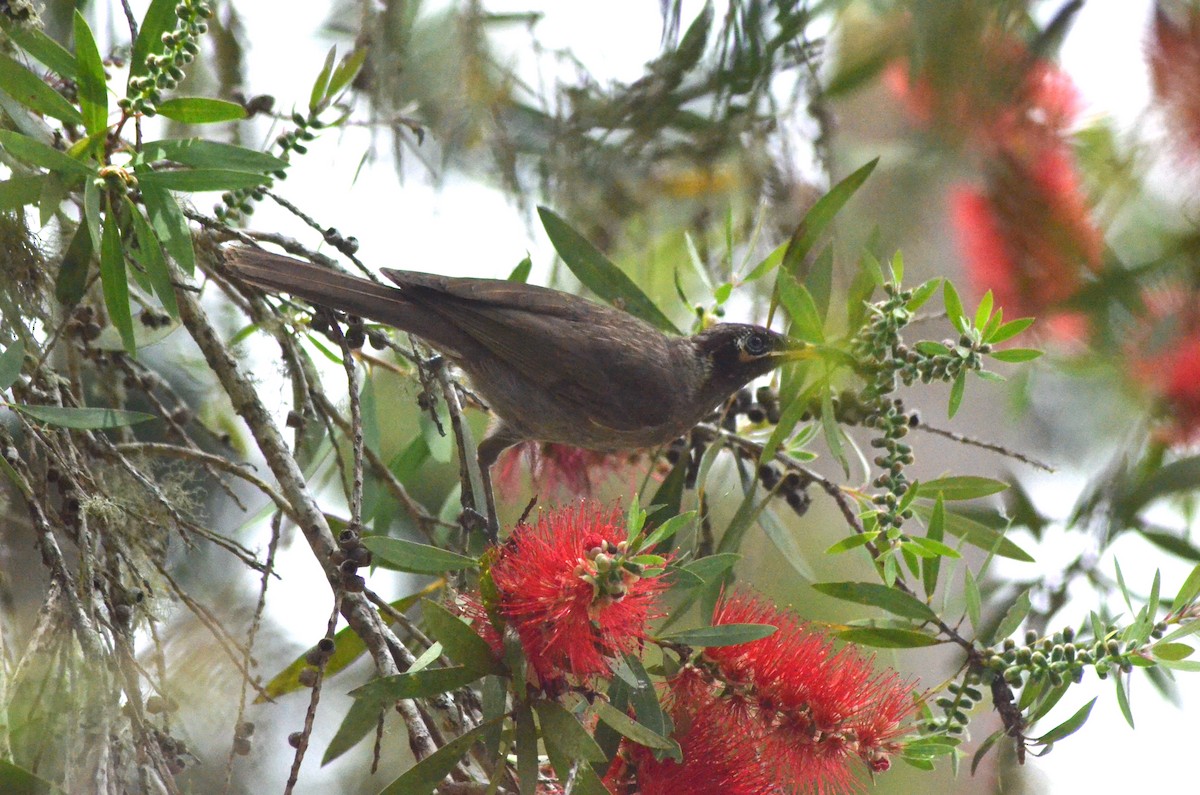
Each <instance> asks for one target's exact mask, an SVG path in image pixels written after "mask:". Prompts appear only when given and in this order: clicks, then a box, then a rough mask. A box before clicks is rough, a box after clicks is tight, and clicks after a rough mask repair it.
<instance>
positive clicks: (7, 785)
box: [0, 759, 62, 795]
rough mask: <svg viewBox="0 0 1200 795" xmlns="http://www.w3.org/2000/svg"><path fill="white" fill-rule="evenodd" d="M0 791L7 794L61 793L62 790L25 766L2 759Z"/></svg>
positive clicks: (40, 794)
mask: <svg viewBox="0 0 1200 795" xmlns="http://www.w3.org/2000/svg"><path fill="white" fill-rule="evenodd" d="M0 792H3V793H5V795H61V793H62V790H60V789H59V788H58V787H56V786H54V785H53V784H51V783H50V782H49V781H46V780H45V779H44V778H41V777H39V776H37V775H35V774H34V773H31V772H30V771H28V770H26V769H25V768H23V767H19V766H17V765H14V764H13V763H12V762H9V761H7V760H4V759H0Z"/></svg>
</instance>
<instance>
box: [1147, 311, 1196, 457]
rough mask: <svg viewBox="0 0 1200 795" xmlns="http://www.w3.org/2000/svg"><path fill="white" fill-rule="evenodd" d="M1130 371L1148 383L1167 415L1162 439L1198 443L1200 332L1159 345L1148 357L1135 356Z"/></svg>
mask: <svg viewBox="0 0 1200 795" xmlns="http://www.w3.org/2000/svg"><path fill="white" fill-rule="evenodd" d="M1134 360H1135V365H1134V371H1135V373H1136V374H1137V376H1138V378H1139V381H1141V383H1143V384H1149V385H1150V388H1151V390H1152V391H1153V392H1154V394H1155V395H1156V396H1157V397H1158V399H1159V400H1160V401H1161V402H1162V404H1163V406H1164V408H1165V410H1166V412H1167V415H1168V416H1167V427H1166V431H1165V433H1164V437H1165V440H1166V441H1167V442H1169V443H1171V444H1176V445H1189V444H1194V443H1196V442H1198V441H1200V332H1193V333H1191V334H1189V335H1182V336H1177V337H1175V338H1174V339H1173V340H1172V341H1171V342H1169V343H1166V344H1160V346H1159V352H1158V353H1155V354H1153V355H1150V356H1145V355H1140V351H1139V352H1137V353H1135V357H1134Z"/></svg>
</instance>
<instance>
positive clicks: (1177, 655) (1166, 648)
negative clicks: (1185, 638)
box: [1150, 642, 1195, 662]
mask: <svg viewBox="0 0 1200 795" xmlns="http://www.w3.org/2000/svg"><path fill="white" fill-rule="evenodd" d="M1194 651H1195V649H1194V648H1192V647H1191V646H1189V645H1187V644H1186V643H1162V642H1160V643H1155V644H1154V645H1153V646H1151V647H1150V652H1151V653H1152V654H1153V655H1154V656H1155V657H1157V658H1158V659H1160V660H1170V661H1172V662H1174V661H1177V660H1186V659H1187V658H1188V657H1191V656H1192V652H1194Z"/></svg>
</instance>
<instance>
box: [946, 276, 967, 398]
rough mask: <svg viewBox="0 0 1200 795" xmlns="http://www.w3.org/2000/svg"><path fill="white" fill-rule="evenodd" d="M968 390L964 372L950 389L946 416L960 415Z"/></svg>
mask: <svg viewBox="0 0 1200 795" xmlns="http://www.w3.org/2000/svg"><path fill="white" fill-rule="evenodd" d="M947 284H949V282H947ZM966 388H967V371H966V370H963V371H962V372H960V373H959V374H958V378H955V379H954V384H953V385H952V386H951V387H950V404H949V405H948V406H947V407H946V416H947V417H950V418H951V419H953V418H954V415H955V414H957V413H958V407H959V406H961V405H962V399H963V392H964V391H966Z"/></svg>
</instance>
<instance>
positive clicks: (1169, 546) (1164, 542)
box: [1137, 528, 1200, 562]
mask: <svg viewBox="0 0 1200 795" xmlns="http://www.w3.org/2000/svg"><path fill="white" fill-rule="evenodd" d="M1137 532H1138V534H1139V535H1140V536H1142V537H1143V538H1145V539H1146V540H1147V541H1149V542H1150V543H1151V544H1154V546H1156V547H1158V548H1160V549H1164V550H1166V551H1167V552H1170V553H1171V554H1172V555H1176V556H1177V557H1181V558H1183V559H1184V560H1190V561H1192V562H1196V561H1200V547H1197V546H1196V545H1195V544H1193V543H1192V542H1190V541H1188V540H1187V539H1185V538H1180V537H1179V536H1177V535H1175V534H1174V533H1165V532H1160V531H1157V530H1147V529H1145V528H1137Z"/></svg>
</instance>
